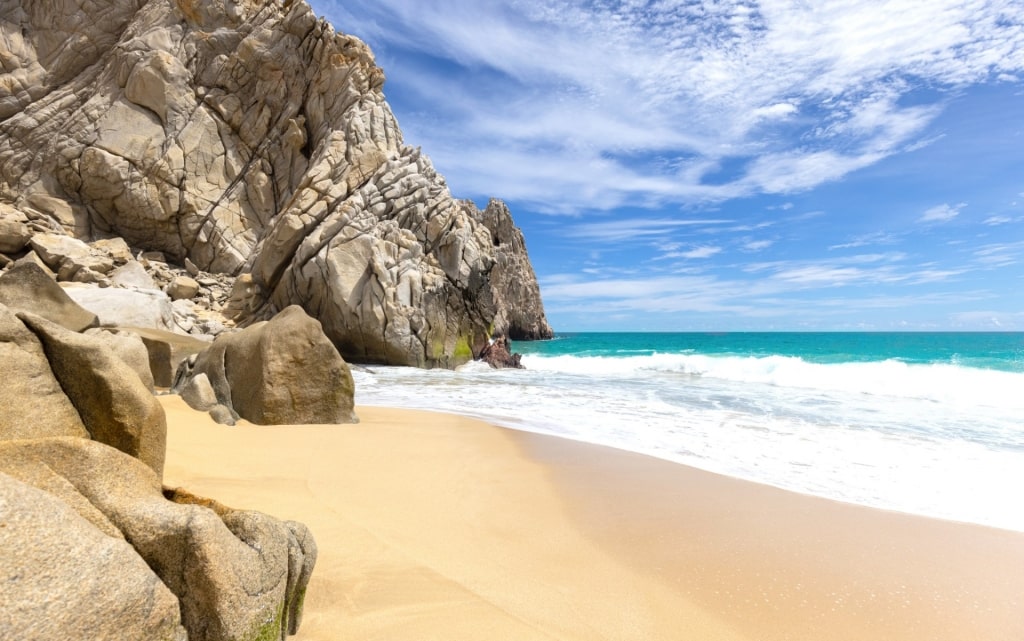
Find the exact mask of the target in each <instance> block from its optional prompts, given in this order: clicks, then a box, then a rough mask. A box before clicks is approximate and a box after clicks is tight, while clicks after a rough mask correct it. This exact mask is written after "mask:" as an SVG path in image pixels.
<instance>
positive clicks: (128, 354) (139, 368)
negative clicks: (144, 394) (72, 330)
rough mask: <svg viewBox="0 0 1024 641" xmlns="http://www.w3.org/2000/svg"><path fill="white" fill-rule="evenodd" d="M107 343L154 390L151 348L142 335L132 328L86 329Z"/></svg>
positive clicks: (148, 387)
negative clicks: (147, 346) (148, 348)
mask: <svg viewBox="0 0 1024 641" xmlns="http://www.w3.org/2000/svg"><path fill="white" fill-rule="evenodd" d="M85 335H86V336H92V337H93V338H96V339H98V340H101V341H103V342H104V343H106V345H107V348H108V349H109V350H110V352H111V353H112V354H113V355H114V356H116V357H118V358H120V359H121V360H122V361H124V362H125V364H126V365H128V367H130V368H132V371H134V372H135V373H136V374H138V376H139V380H140V381H142V384H143V385H145V386H146V389H148V390H149V391H151V392H152V391H153V388H154V381H153V371H152V370H151V369H150V368H149V350H147V349H146V344H145V343H143V342H142V337H141V336H139V335H138V334H136V333H135V332H133V331H131V330H126V329H112V328H102V329H101V328H93V329H89V330H86V331H85Z"/></svg>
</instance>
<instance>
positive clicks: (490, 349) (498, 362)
mask: <svg viewBox="0 0 1024 641" xmlns="http://www.w3.org/2000/svg"><path fill="white" fill-rule="evenodd" d="M522 358H523V355H522V354H513V353H512V351H511V349H510V343H509V340H508V337H505V336H498V337H496V338H495V339H494V340H493V341H492V342H491V343H490V344H489V345H487V347H485V348H484V349H483V350H482V351H481V352H480V360H482V361H484V362H485V363H487V364H488V365H490V366H491V367H493V368H494V369H505V368H513V369H525V368H524V367H523V365H522V363H521V362H520V360H522Z"/></svg>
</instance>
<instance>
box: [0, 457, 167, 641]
mask: <svg viewBox="0 0 1024 641" xmlns="http://www.w3.org/2000/svg"><path fill="white" fill-rule="evenodd" d="M6 464H7V462H6V461H5V462H3V463H0V467H6V466H7V465H6ZM112 534H113V535H112ZM0 568H3V571H2V572H0V633H2V635H3V637H4V638H5V639H18V641H53V640H54V639H61V640H62V641H122V640H129V639H132V640H138V641H144V640H148V639H168V640H174V641H186V639H187V636H186V633H185V628H183V627H182V625H181V613H180V611H179V608H178V599H177V598H176V597H175V596H174V594H172V593H171V591H170V590H169V589H167V587H166V586H165V585H164V584H163V583H162V582H161V581H160V578H159V577H157V575H156V574H154V573H153V571H152V570H151V569H150V567H149V566H148V565H146V562H145V561H144V560H143V559H142V557H140V556H139V555H138V554H136V552H135V550H134V549H133V548H132V546H131V545H130V544H128V542H127V541H125V540H124V537H123V536H121V535H120V533H119V532H117V531H116V530H114V532H113V533H111V532H103V531H102V530H100V529H99V528H98V527H96V525H95V524H93V523H91V522H90V521H89V520H87V519H85V518H83V517H82V516H81V515H80V514H79V513H77V512H76V511H75V510H74V509H72V507H71V506H70V505H69V504H68V503H65V502H64V501H61V500H60V499H58V498H57V497H55V496H54V495H52V494H50V493H48V492H44V491H42V490H40V489H37V488H35V487H32V486H31V485H28V484H26V483H22V482H20V481H18V480H15V479H14V478H12V477H11V476H8V475H7V474H3V473H0ZM40 615H42V616H40Z"/></svg>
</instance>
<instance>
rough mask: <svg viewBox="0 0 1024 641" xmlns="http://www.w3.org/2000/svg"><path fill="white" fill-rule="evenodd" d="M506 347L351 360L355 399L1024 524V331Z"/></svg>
mask: <svg viewBox="0 0 1024 641" xmlns="http://www.w3.org/2000/svg"><path fill="white" fill-rule="evenodd" d="M512 349H513V351H515V352H519V353H521V354H522V355H523V358H522V363H523V365H524V366H525V369H522V370H510V369H506V370H495V369H491V368H490V367H488V366H487V365H485V364H482V363H479V362H472V363H468V364H466V365H464V366H462V367H460V368H459V369H457V370H455V371H450V370H420V369H414V368H404V367H380V366H371V367H367V368H358V369H357V370H356V371H354V374H353V375H354V377H355V379H356V402H357V403H358V404H362V405H381V406H390V407H404V408H416V409H429V410H438V411H444V412H452V413H457V414H462V415H467V416H472V417H477V418H481V419H484V420H486V421H488V422H490V423H493V424H496V425H501V426H505V427H509V428H514V429H519V430H527V431H530V432H539V433H542V434H550V435H554V436H559V437H563V438H568V439H575V440H579V441H585V442H588V443H597V444H601V445H607V446H610V447H614V448H619V449H622V450H628V451H632V452H639V453H643V454H648V455H651V456H655V457H658V458H662V459H667V460H670V461H675V462H678V463H683V464H686V465H690V466H693V467H697V468H701V469H704V470H708V471H711V472H717V473H720V474H725V475H728V476H733V477H738V478H742V479H747V480H750V481H756V482H759V483H765V484H768V485H773V486H776V487H780V488H784V489H787V490H792V491H795V492H801V493H805V494H811V495H816V496H822V497H826V498H830V499H835V500H839V501H845V502H849V503H856V504H861V505H867V506H872V507H876V508H882V509H887V510H895V511H900V512H907V513H912V514H919V515H925V516H930V517H936V518H942V519H948V520H955V521H965V522H971V523H977V524H982V525H987V526H992V527H997V528H1004V529H1010V530H1016V531H1024V333H1019V332H1013V333H1010V332H1006V333H967V332H951V333H926V332H907V333H883V332H870V333H833V332H827V333H805V332H801V333H782V332H772V333H731V332H730V333H566V334H559V335H557V336H556V337H555V338H554V339H552V340H547V341H535V342H514V343H513V344H512Z"/></svg>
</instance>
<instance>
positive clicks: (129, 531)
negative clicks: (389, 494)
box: [0, 437, 316, 641]
mask: <svg viewBox="0 0 1024 641" xmlns="http://www.w3.org/2000/svg"><path fill="white" fill-rule="evenodd" d="M0 473H2V474H3V475H7V477H10V478H13V479H16V480H17V481H20V482H21V483H23V484H28V485H32V486H34V487H36V488H39V489H42V490H45V491H46V493H48V494H49V495H51V496H53V497H55V499H54V500H50V501H46V502H44V503H37V504H35V505H31V506H29V508H28V510H27V513H26V514H18V515H14V514H10V513H5V512H2V510H4V509H5V508H4V506H3V505H2V504H0V518H4V517H6V519H5V521H4V522H3V524H4V525H7V519H9V520H11V521H13V522H15V523H16V524H17V525H18V526H21V527H20V529H22V530H23V531H22V532H20V533H16V534H10V535H9V534H7V533H6V530H7V528H6V527H4V528H0V540H4V543H5V545H4V546H2V547H0V559H2V560H3V561H4V566H3V567H5V568H7V567H9V565H8V560H7V557H8V556H11V557H16V556H18V555H17V551H19V550H20V549H21V548H22V547H23V546H24V545H25V543H28V544H29V546H34V547H35V549H37V550H39V555H40V556H45V555H48V554H49V555H54V556H57V555H58V554H59V555H69V554H70V553H71V549H73V548H74V545H73V544H72V543H69V541H68V539H69V538H71V537H72V536H75V537H79V538H81V537H86V538H85V540H88V539H92V540H93V541H96V542H98V545H97V547H95V548H92V549H90V550H88V553H87V554H86V555H85V557H86V559H85V560H84V561H83V560H78V561H76V565H77V566H78V567H80V568H83V569H84V568H88V567H90V566H95V565H96V564H97V563H100V562H105V563H112V562H114V561H116V560H117V559H118V558H119V557H122V558H123V557H129V558H130V556H131V555H129V554H128V552H127V550H126V549H125V547H128V544H129V543H130V549H134V551H135V553H136V554H137V556H138V557H139V558H138V559H135V560H131V562H130V563H128V562H126V564H127V569H128V572H127V574H123V573H122V567H121V565H120V564H118V565H117V566H107V567H106V568H104V569H103V573H102V574H99V575H92V576H86V577H82V579H83V580H84V581H86V585H84V586H83V585H82V584H81V583H79V582H78V581H72V580H70V579H69V578H67V577H65V578H66V581H65V583H64V585H63V587H64V588H66V589H67V594H68V596H69V597H70V599H71V600H72V603H70V604H69V603H67V602H66V601H64V593H62V592H55V590H57V589H59V588H60V587H61V586H60V585H56V584H52V583H51V584H49V585H46V586H42V585H38V583H37V587H38V592H39V593H42V594H38V593H37V594H34V595H30V594H26V593H20V591H18V590H15V589H14V588H15V586H11V585H4V586H2V588H3V589H0V594H9V595H10V596H8V597H0V599H9V600H10V601H11V603H10V606H11V610H13V611H18V612H21V613H22V615H23V617H22V618H20V619H19V620H15V621H13V622H11V627H10V628H8V629H5V630H4V631H5V633H7V632H9V633H10V638H12V639H13V638H18V639H22V638H40V639H41V638H50V639H57V638H60V639H65V638H89V639H96V638H104V637H101V636H98V635H95V634H94V631H93V630H92V629H85V630H81V629H76V628H74V627H72V626H73V625H74V623H76V622H77V621H79V620H81V619H82V618H84V617H88V616H93V615H94V614H95V608H96V607H97V606H100V605H103V604H106V605H107V606H108V608H109V609H108V610H107V611H106V614H107V616H108V617H111V618H112V619H115V622H112V623H106V624H104V625H103V626H102V627H101V628H100V629H104V628H106V629H109V628H110V627H111V626H112V625H120V626H136V627H139V628H143V629H145V628H149V629H157V630H161V631H162V633H161V635H160V636H145V635H138V636H131V635H128V634H122V635H116V636H109V637H106V638H110V639H114V638H116V639H126V638H136V639H153V638H172V639H173V638H176V639H185V638H186V637H185V636H184V635H183V634H181V631H180V628H178V626H177V617H176V616H175V615H177V614H178V611H175V610H172V609H171V608H169V607H168V604H169V598H168V597H169V594H168V592H169V593H170V595H173V597H176V599H177V602H178V605H179V608H178V610H179V611H180V617H181V624H182V625H183V627H184V629H185V631H186V632H187V635H188V636H187V639H188V640H189V641H249V640H255V639H283V638H285V636H286V635H287V634H294V632H295V631H296V628H297V624H298V620H299V614H300V612H301V603H302V599H303V597H304V592H305V588H306V585H307V583H308V581H309V578H310V575H311V573H312V568H313V564H314V563H315V560H316V544H315V543H314V542H313V539H312V537H311V536H310V535H309V532H308V530H307V529H306V528H305V526H303V525H302V524H300V523H296V522H291V521H285V522H282V521H278V520H277V519H274V518H272V517H269V516H266V515H264V514H261V513H258V512H249V511H243V510H232V509H230V508H226V507H224V506H222V505H219V504H217V503H215V502H212V501H201V500H197V499H196V498H195V497H191V496H190V495H188V494H187V493H184V497H183V498H182V499H180V500H167V498H165V496H164V493H163V489H162V487H161V485H160V479H159V478H158V477H157V475H156V474H154V473H153V471H152V470H151V469H150V468H149V467H147V466H146V465H143V464H142V463H141V462H140V461H138V460H136V459H134V458H132V457H130V456H127V455H125V454H123V453H121V452H118V451H116V450H114V449H112V448H110V447H106V446H104V445H102V444H100V443H96V442H93V441H88V440H85V439H76V438H68V437H61V438H49V439H36V440H27V441H24V440H23V441H8V442H0ZM3 475H0V488H4V487H5V486H6V487H8V488H10V487H11V485H12V484H10V482H9V481H7V477H4V476H3ZM5 481H6V483H4V482H5ZM6 491H11V490H10V489H8V490H6ZM13 491H14V492H21V493H22V494H27V495H29V497H31V496H37V495H38V494H37V493H33V492H26V491H25V490H24V488H23V486H16V485H15V486H14V488H13ZM169 495H170V498H171V499H178V497H177V496H176V492H174V491H170V492H169ZM55 501H56V503H58V505H56V506H55V505H54V502H55ZM60 503H63V504H64V505H66V506H68V507H70V508H71V509H73V510H74V511H76V512H77V513H78V515H79V516H80V517H81V518H79V519H75V518H73V516H72V515H70V514H69V513H68V509H67V508H62V507H61V506H60V505H59V504H60ZM25 521H29V523H28V524H27V525H25V526H22V523H24V522H25ZM40 521H44V522H45V521H51V523H50V525H51V526H53V527H51V528H48V529H47V531H46V534H45V535H44V536H42V537H40V538H39V539H37V540H34V541H29V542H24V541H23V540H22V539H21V538H20V535H24V534H28V533H29V532H30V531H31V530H30V529H29V528H30V527H31V526H32V525H33V524H35V523H38V522H40ZM61 521H64V522H67V528H66V529H62V528H59V527H56V526H58V525H61V523H60V522H61ZM8 537H10V538H9V540H8ZM14 537H19V538H14ZM126 542H127V543H126ZM97 552H105V553H106V554H108V556H107V557H104V556H97ZM52 558H53V557H52V556H51V557H50V558H49V559H47V561H46V562H44V563H43V564H41V565H36V566H34V567H33V568H32V570H33V571H34V572H39V571H40V568H47V569H49V568H52V567H53V565H52V563H53V560H52ZM138 560H141V561H145V563H144V564H140V563H139V562H138ZM11 563H13V559H12V561H11ZM145 566H148V568H146V569H150V568H151V569H152V574H150V573H149V572H146V569H144V567H145ZM73 567H74V566H73ZM112 567H116V568H117V570H116V571H111V568H112ZM61 571H62V572H63V570H61ZM154 574H155V576H156V577H159V581H156V580H154V577H153V575H154ZM10 576H11V575H9V574H8V575H6V576H4V577H0V580H6V581H10V580H11V579H10ZM15 576H17V575H15ZM62 576H63V575H62ZM101 577H102V579H103V580H104V582H105V583H113V584H114V585H113V586H112V588H111V589H110V590H109V595H117V594H122V593H124V592H126V591H129V590H134V589H137V590H139V592H138V593H136V594H131V595H125V602H121V603H117V602H115V603H110V601H109V596H108V595H107V594H104V595H101V597H102V598H103V600H102V601H99V602H97V603H93V604H89V605H87V606H85V607H81V609H74V610H72V609H71V608H70V607H69V606H70V605H74V606H76V607H77V606H78V602H79V601H82V600H84V599H85V596H86V594H87V592H83V590H88V589H89V588H90V586H92V589H97V588H98V586H96V583H97V582H98V579H100V578H101ZM33 579H34V577H33ZM34 582H37V581H34ZM30 585H31V584H30ZM147 586H148V589H145V591H143V589H144V588H146V587H147ZM18 587H20V586H18ZM15 592H19V593H17V594H15ZM57 595H59V597H61V598H55V596H57ZM30 596H39V597H41V600H40V601H35V602H34V601H32V600H30ZM54 601H57V602H56V603H54ZM48 602H49V603H51V604H52V605H51V607H50V608H47V609H45V610H44V609H42V607H41V606H42V605H43V604H46V603H48ZM131 603H138V604H139V605H142V606H148V607H140V608H139V609H138V610H133V609H128V608H127V606H128V605H129V604H131ZM5 610H7V608H5ZM8 611H9V610H8ZM44 612H45V614H43V613H44ZM0 616H3V615H0ZM39 628H44V629H46V630H48V631H52V632H53V634H52V635H51V636H42V635H40V634H35V635H34V636H33V634H34V633H35V632H36V630H37V629H39ZM125 632H127V630H125ZM26 633H27V634H26Z"/></svg>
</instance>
